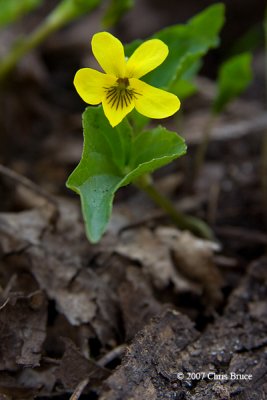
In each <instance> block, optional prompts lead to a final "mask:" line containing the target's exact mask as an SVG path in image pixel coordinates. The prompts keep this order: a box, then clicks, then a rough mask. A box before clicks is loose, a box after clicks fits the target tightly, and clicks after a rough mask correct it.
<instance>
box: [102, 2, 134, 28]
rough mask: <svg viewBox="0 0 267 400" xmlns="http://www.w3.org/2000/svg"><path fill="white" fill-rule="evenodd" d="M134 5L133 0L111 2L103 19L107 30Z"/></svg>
mask: <svg viewBox="0 0 267 400" xmlns="http://www.w3.org/2000/svg"><path fill="white" fill-rule="evenodd" d="M133 5H134V0H111V1H110V4H109V7H108V9H107V11H106V13H105V15H104V17H103V24H104V26H105V27H107V28H109V27H111V26H113V25H115V24H116V23H117V22H118V21H119V20H120V19H121V17H122V16H123V14H125V13H126V12H127V11H129V10H130V9H131V8H132V7H133Z"/></svg>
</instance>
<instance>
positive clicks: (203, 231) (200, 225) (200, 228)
mask: <svg viewBox="0 0 267 400" xmlns="http://www.w3.org/2000/svg"><path fill="white" fill-rule="evenodd" d="M135 185H136V186H137V187H138V188H139V189H141V190H143V191H144V192H145V193H147V194H148V196H149V197H150V198H151V199H152V200H153V201H154V202H155V203H156V204H157V205H159V206H160V207H161V208H162V209H163V210H164V211H165V212H166V213H167V214H168V215H169V216H170V217H171V219H172V221H173V222H174V223H175V224H176V225H177V226H178V228H180V229H182V230H189V231H191V232H193V233H194V234H196V235H198V236H201V237H203V238H205V239H209V240H214V235H213V233H212V231H211V229H210V228H209V227H208V225H206V224H205V222H203V221H202V220H200V219H198V218H195V217H191V216H189V215H185V214H183V213H181V212H179V211H178V210H176V208H175V207H174V206H173V204H172V203H171V201H170V200H169V199H167V198H166V197H165V196H163V195H162V194H161V193H160V192H158V190H157V189H156V188H155V186H154V185H153V182H152V178H151V176H150V175H143V176H141V177H140V178H139V179H138V180H137V181H136V182H135Z"/></svg>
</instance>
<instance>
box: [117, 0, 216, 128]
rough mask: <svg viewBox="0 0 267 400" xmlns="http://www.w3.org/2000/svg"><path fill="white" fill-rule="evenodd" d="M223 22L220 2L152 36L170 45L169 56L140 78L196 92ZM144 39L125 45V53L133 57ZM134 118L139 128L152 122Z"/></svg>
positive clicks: (183, 93)
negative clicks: (197, 79) (196, 82)
mask: <svg viewBox="0 0 267 400" xmlns="http://www.w3.org/2000/svg"><path fill="white" fill-rule="evenodd" d="M223 23H224V5H223V4H221V3H218V4H215V5H212V6H210V7H208V8H206V9H205V10H204V11H202V12H201V13H199V14H198V15H196V16H195V17H193V18H192V19H191V20H189V22H188V23H187V24H185V25H181V24H179V25H174V26H171V27H168V28H166V29H163V30H162V31H159V32H158V33H156V34H155V35H153V38H158V39H160V40H162V41H163V42H164V43H166V44H167V45H168V47H169V55H168V57H167V59H166V60H165V61H164V62H163V63H162V64H161V65H160V66H159V67H158V68H156V69H155V70H153V71H152V72H150V73H149V74H147V75H146V76H144V78H141V79H142V80H144V81H145V82H147V83H149V84H150V85H153V86H156V87H159V88H163V89H166V90H169V91H171V92H172V89H173V88H174V93H176V94H177V95H178V94H179V91H180V92H181V95H182V98H185V97H187V96H189V95H191V94H192V93H193V91H194V88H193V86H194V85H193V83H192V80H193V78H194V77H195V76H196V74H197V72H198V69H199V66H200V63H201V59H202V58H203V56H204V55H205V54H206V53H207V52H208V51H209V49H211V48H214V47H216V46H218V44H219V36H218V35H219V33H220V30H221V28H222V26H223ZM142 42H143V41H142V40H135V41H134V42H132V43H130V44H128V45H126V46H125V53H126V55H127V56H128V57H130V56H131V54H132V53H133V52H134V50H135V49H136V48H137V47H138V46H139V45H140V44H141V43H142ZM179 81H181V82H179ZM185 81H186V82H185ZM185 86H186V87H185ZM136 115H137V114H136ZM132 117H133V120H134V123H135V124H136V126H138V127H139V128H142V127H144V126H145V125H146V124H147V123H148V122H149V118H144V117H143V118H139V117H138V116H136V117H135V116H134V114H133V115H132ZM135 120H136V121H135Z"/></svg>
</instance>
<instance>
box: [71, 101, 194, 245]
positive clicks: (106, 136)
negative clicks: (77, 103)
mask: <svg viewBox="0 0 267 400" xmlns="http://www.w3.org/2000/svg"><path fill="white" fill-rule="evenodd" d="M83 128H84V149H83V154H82V159H81V161H80V163H79V165H78V166H77V167H76V169H75V170H74V171H73V173H72V174H71V175H70V177H69V179H68V181H67V187H68V188H70V189H72V190H74V191H75V192H76V193H78V194H79V195H80V197H81V203H82V211H83V216H84V220H85V226H86V233H87V236H88V239H89V240H90V241H91V242H93V243H95V242H97V241H98V240H99V239H100V238H101V236H102V234H103V233H104V231H105V229H106V226H107V224H108V221H109V218H110V214H111V210H112V202H113V198H114V194H115V192H116V191H117V190H118V189H119V188H120V187H122V186H125V185H127V184H129V183H131V182H133V181H134V180H136V179H137V178H138V177H140V176H141V175H143V174H145V173H149V172H152V171H154V170H155V169H157V168H159V167H161V166H163V165H165V164H168V163H169V162H171V161H172V160H174V159H175V158H178V157H180V156H182V155H183V154H185V152H186V145H185V143H184V140H183V139H182V138H181V137H180V136H178V135H177V134H176V133H175V132H170V131H168V130H166V129H165V128H163V127H158V128H155V129H153V130H151V131H146V132H142V133H140V134H139V135H137V136H136V137H133V132H132V128H131V127H130V125H129V124H128V122H127V120H125V119H124V120H123V121H122V122H121V123H120V124H119V125H118V126H116V127H115V128H112V127H111V126H110V124H109V122H108V120H107V118H106V117H105V116H104V113H103V109H102V107H88V108H87V109H86V110H85V112H84V114H83Z"/></svg>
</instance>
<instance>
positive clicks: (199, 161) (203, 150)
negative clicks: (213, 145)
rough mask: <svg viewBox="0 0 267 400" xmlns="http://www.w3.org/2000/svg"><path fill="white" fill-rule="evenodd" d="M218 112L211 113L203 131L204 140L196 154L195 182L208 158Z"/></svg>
mask: <svg viewBox="0 0 267 400" xmlns="http://www.w3.org/2000/svg"><path fill="white" fill-rule="evenodd" d="M216 118H217V114H214V113H212V114H210V116H209V117H208V119H207V122H206V124H205V126H204V129H203V133H202V140H201V142H200V144H199V146H198V148H197V152H196V156H195V163H194V168H193V180H192V181H193V182H195V181H196V179H197V177H198V176H199V174H200V172H201V169H202V168H203V164H204V161H205V158H206V154H207V150H208V146H209V142H210V138H211V132H212V129H213V127H214V123H215V121H216Z"/></svg>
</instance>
